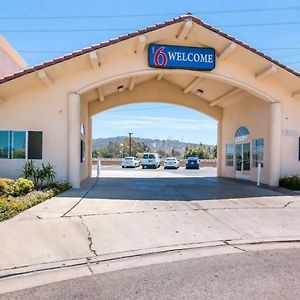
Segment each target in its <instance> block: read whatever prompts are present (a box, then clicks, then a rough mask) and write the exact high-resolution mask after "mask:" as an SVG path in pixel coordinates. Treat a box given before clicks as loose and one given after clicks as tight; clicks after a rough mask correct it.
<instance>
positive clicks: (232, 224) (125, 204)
mask: <svg viewBox="0 0 300 300" xmlns="http://www.w3.org/2000/svg"><path fill="white" fill-rule="evenodd" d="M97 188H98V185H97V182H94V183H93V187H92V188H91V186H89V185H87V186H85V187H83V188H82V189H81V190H79V191H78V190H77V191H75V190H70V191H67V192H65V193H64V194H63V195H61V196H60V197H55V198H52V199H50V200H48V201H46V202H44V203H42V204H40V205H38V206H36V207H33V208H31V209H29V210H28V211H26V212H24V213H21V214H19V215H18V216H16V217H15V218H13V219H11V220H8V221H5V222H2V223H0V240H1V247H0V278H2V279H0V290H2V288H3V287H4V286H5V289H6V290H9V287H10V285H9V284H8V281H7V280H8V279H10V280H11V279H12V278H14V277H16V276H17V275H20V274H32V273H34V272H37V271H39V272H40V271H43V270H44V271H45V270H51V269H60V270H61V269H62V268H64V267H65V268H66V267H68V268H69V269H68V275H66V274H65V275H64V276H67V277H66V278H69V277H70V276H71V277H72V276H84V275H90V272H93V270H92V269H91V265H92V264H95V265H97V264H98V271H99V268H100V265H101V264H100V265H99V263H100V262H105V261H110V260H115V259H120V258H122V257H127V258H128V257H136V256H143V255H147V254H153V253H157V254H162V253H164V254H166V253H173V256H174V251H184V250H196V249H198V250H199V249H200V248H205V249H206V252H207V253H208V255H209V254H210V253H212V254H213V253H219V252H220V253H224V251H225V253H227V252H228V253H232V252H235V251H246V250H245V249H246V248H247V245H257V244H262V243H265V244H271V243H275V242H279V243H284V242H285V243H287V242H289V245H290V246H292V247H293V246H297V247H298V246H299V245H300V243H299V244H298V242H300V196H285V195H282V196H279V195H276V196H263V197H253V198H242V199H224V200H209V201H203V200H202V201H197V200H195V201H160V200H143V201H139V200H118V199H113V200H109V199H97V198H95V195H96V193H97V192H98V193H99V191H98V190H97ZM286 245H288V244H286ZM220 246H221V247H220ZM216 247H219V250H218V251H217V252H216V250H215V248H216ZM243 247H244V248H245V249H244V248H243ZM241 249H242V250H241ZM173 256H172V255H171V256H170V257H173ZM173 258H174V257H173ZM168 259H169V258H168ZM177 259H178V258H177ZM133 265H134V264H133ZM79 266H86V268H85V269H84V271H82V269H81V271H80V272H79V273H78V274H75V273H76V271H74V270H76V267H79ZM70 267H74V268H75V269H74V270H73V271H71V269H70ZM102 267H103V265H102ZM103 268H104V269H107V268H106V267H103ZM100 271H101V270H100ZM102 271H103V270H102ZM64 276H62V277H59V276H58V277H57V276H56V278H52V279H51V278H50V277H51V276H50V277H49V278H48V280H50V281H51V280H60V279H61V278H62V279H65V277H64ZM54 277H55V276H54ZM23 282H26V280H25V281H24V280H23ZM43 282H44V281H43ZM24 284H25V283H24ZM31 284H32V283H31ZM35 284H36V283H35ZM29 286H30V284H29ZM11 288H12V287H11Z"/></svg>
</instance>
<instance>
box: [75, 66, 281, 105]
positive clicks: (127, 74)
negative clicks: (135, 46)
mask: <svg viewBox="0 0 300 300" xmlns="http://www.w3.org/2000/svg"><path fill="white" fill-rule="evenodd" d="M158 74H164V75H176V74H177V75H192V76H195V77H203V78H209V79H214V80H218V81H221V82H224V83H227V84H230V85H232V86H235V87H238V88H241V89H243V90H245V91H247V92H249V93H250V94H252V95H254V96H256V97H258V98H260V99H262V100H264V101H266V102H268V103H277V102H279V101H278V100H276V99H275V98H273V97H272V96H271V95H269V94H268V93H266V92H265V91H263V90H261V89H258V88H257V87H255V86H251V85H249V84H248V83H245V82H243V81H241V80H238V79H236V78H232V77H230V76H225V75H223V74H218V73H216V72H201V73H199V72H198V71H193V70H161V69H160V70H153V69H144V70H137V71H132V72H125V73H121V74H116V75H113V76H110V77H108V78H105V79H102V80H99V81H95V82H92V83H90V84H88V85H85V86H82V87H80V88H79V89H78V90H77V91H75V92H76V93H78V94H84V93H87V92H89V91H90V90H93V89H95V88H98V87H101V86H104V85H106V84H109V83H111V82H113V81H117V80H122V79H126V78H131V77H138V76H145V75H158ZM199 74H200V75H201V76H199Z"/></svg>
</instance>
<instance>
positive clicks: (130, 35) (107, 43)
mask: <svg viewBox="0 0 300 300" xmlns="http://www.w3.org/2000/svg"><path fill="white" fill-rule="evenodd" d="M189 19H190V20H192V21H193V22H195V23H196V24H198V25H200V26H203V27H204V28H207V29H209V30H211V31H213V32H215V33H217V34H218V35H220V36H222V37H224V38H226V39H228V40H230V41H232V42H234V43H236V44H237V45H240V46H241V47H243V48H245V49H247V50H249V51H251V52H253V53H255V54H257V55H259V56H261V57H263V58H264V59H266V60H268V61H270V62H271V63H273V64H275V65H277V66H279V67H281V68H283V69H284V70H286V71H288V72H290V73H291V74H293V75H295V76H297V77H300V73H299V72H297V71H295V70H293V69H291V68H289V67H287V66H286V65H284V64H282V63H280V62H278V61H276V60H274V59H273V58H271V57H270V56H267V55H265V54H264V53H262V52H260V51H258V50H256V49H254V48H252V47H251V46H249V45H247V44H244V43H243V42H241V41H240V40H237V39H236V38H234V37H232V36H230V35H228V34H226V33H224V32H222V31H220V30H218V29H216V28H214V27H212V26H210V25H208V24H206V23H204V22H203V21H201V20H200V19H198V18H197V17H195V16H193V15H192V14H187V15H183V16H179V17H177V18H174V19H172V20H169V21H165V22H163V23H159V24H156V25H154V26H151V27H147V28H144V29H140V30H138V31H135V32H131V33H128V34H126V35H122V36H119V37H118V38H114V39H111V40H109V41H105V42H102V43H100V44H96V45H93V46H91V47H88V48H83V49H81V50H78V51H74V52H72V53H69V54H66V55H64V56H62V57H58V58H55V59H53V60H49V61H46V62H44V63H42V64H39V65H35V66H33V67H30V68H27V69H25V70H22V71H20V72H17V73H14V74H11V75H9V76H5V77H3V78H1V79H0V84H2V83H5V82H8V81H10V80H14V79H16V78H19V77H22V76H25V75H26V74H30V73H33V72H35V71H38V70H41V69H44V68H47V67H50V66H53V65H55V64H58V63H61V62H64V61H66V60H69V59H72V58H74V57H77V56H80V55H84V54H86V53H89V52H92V51H95V50H98V49H101V48H104V47H107V46H110V45H113V44H116V43H119V42H121V41H125V40H128V39H130V38H133V37H136V36H138V35H141V34H145V33H149V32H151V31H155V30H157V29H160V28H164V27H167V26H169V25H172V24H176V23H180V22H182V21H185V20H189Z"/></svg>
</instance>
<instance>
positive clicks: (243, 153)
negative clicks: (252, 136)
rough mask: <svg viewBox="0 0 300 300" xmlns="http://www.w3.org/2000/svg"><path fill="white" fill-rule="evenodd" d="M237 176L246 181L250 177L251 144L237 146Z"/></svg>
mask: <svg viewBox="0 0 300 300" xmlns="http://www.w3.org/2000/svg"><path fill="white" fill-rule="evenodd" d="M235 174H236V177H238V178H244V179H248V178H249V176H250V143H244V144H236V145H235Z"/></svg>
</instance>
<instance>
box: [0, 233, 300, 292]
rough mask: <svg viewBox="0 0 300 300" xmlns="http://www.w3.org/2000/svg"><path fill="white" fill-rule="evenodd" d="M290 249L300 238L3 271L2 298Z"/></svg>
mask: <svg viewBox="0 0 300 300" xmlns="http://www.w3.org/2000/svg"><path fill="white" fill-rule="evenodd" d="M286 248H300V236H299V237H278V238H272V237H270V238H264V239H247V240H246V239H245V240H227V241H226V240H225V241H214V242H204V243H195V244H184V245H172V246H164V247H158V248H152V249H140V250H134V251H127V252H120V253H112V254H104V255H98V256H94V257H84V258H79V259H71V260H64V261H56V262H51V263H45V264H37V265H30V266H22V267H17V268H12V269H4V270H0V294H3V293H7V292H11V291H15V290H21V289H25V288H30V287H34V286H39V285H44V284H49V283H53V282H58V281H62V280H68V279H74V278H78V277H82V276H90V275H94V274H100V273H106V272H112V271H117V270H123V269H129V268H134V267H142V266H147V265H152V264H160V263H167V262H172V261H178V260H186V259H193V258H199V257H207V256H215V255H224V254H236V253H243V252H247V251H264V250H271V249H286Z"/></svg>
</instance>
